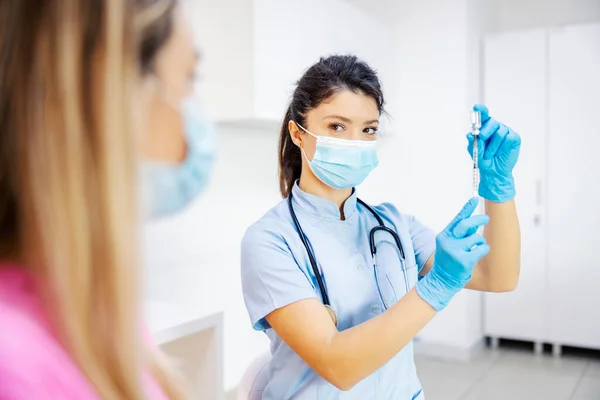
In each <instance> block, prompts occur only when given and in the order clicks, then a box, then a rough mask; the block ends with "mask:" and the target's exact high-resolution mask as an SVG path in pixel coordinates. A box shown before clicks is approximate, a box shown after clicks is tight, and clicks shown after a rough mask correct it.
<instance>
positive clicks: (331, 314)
mask: <svg viewBox="0 0 600 400" xmlns="http://www.w3.org/2000/svg"><path fill="white" fill-rule="evenodd" d="M325 309H326V310H327V312H328V313H329V316H330V317H331V319H332V320H333V324H334V325H335V326H337V325H338V317H337V314H336V313H335V311H334V310H333V307H331V306H330V305H328V304H325Z"/></svg>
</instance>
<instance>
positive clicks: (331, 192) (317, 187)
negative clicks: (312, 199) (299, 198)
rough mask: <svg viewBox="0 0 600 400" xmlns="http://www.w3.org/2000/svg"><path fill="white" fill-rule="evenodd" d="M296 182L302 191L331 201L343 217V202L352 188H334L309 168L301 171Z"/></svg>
mask: <svg viewBox="0 0 600 400" xmlns="http://www.w3.org/2000/svg"><path fill="white" fill-rule="evenodd" d="M298 184H299V186H300V189H302V191H303V192H306V193H308V194H312V195H313V196H317V197H320V198H322V199H325V200H329V201H331V202H333V203H334V204H335V205H336V206H337V207H338V209H339V210H340V219H341V220H344V219H345V215H344V203H345V202H346V200H348V198H349V197H350V196H351V195H352V188H348V189H334V188H332V187H330V186H327V185H326V184H324V183H323V182H321V181H320V180H319V178H317V177H316V176H315V175H314V174H313V173H312V171H310V170H308V171H306V170H304V171H302V175H301V176H300V182H299V183H298Z"/></svg>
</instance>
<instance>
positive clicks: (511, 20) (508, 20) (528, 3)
mask: <svg viewBox="0 0 600 400" xmlns="http://www.w3.org/2000/svg"><path fill="white" fill-rule="evenodd" d="M486 2H487V3H488V7H489V8H488V15H487V23H486V31H487V32H498V31H509V30H516V29H530V28H542V27H544V28H549V27H556V26H562V25H566V24H576V23H583V22H593V21H600V1H598V0H486Z"/></svg>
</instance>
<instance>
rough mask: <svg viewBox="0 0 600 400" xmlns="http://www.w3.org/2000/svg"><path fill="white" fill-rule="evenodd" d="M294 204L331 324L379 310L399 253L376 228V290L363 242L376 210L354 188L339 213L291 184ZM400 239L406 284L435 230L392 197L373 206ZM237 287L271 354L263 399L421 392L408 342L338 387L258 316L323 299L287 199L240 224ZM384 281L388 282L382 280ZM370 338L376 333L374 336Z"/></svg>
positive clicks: (398, 272) (398, 274)
mask: <svg viewBox="0 0 600 400" xmlns="http://www.w3.org/2000/svg"><path fill="white" fill-rule="evenodd" d="M292 193H293V199H292V202H293V206H294V211H295V212H296V215H297V217H298V221H299V222H300V225H301V227H302V229H303V230H304V233H305V235H306V237H307V238H308V241H309V242H310V246H311V247H312V249H313V252H314V255H315V258H316V259H317V263H318V265H319V268H320V269H321V272H322V275H323V280H324V282H325V285H326V288H327V293H328V294H329V297H330V301H331V305H332V306H333V308H334V310H335V311H336V313H337V316H338V320H339V323H338V329H339V330H340V331H341V330H344V329H348V328H351V327H353V326H356V325H358V324H361V323H363V322H365V321H367V320H369V319H370V318H373V317H375V316H377V315H379V314H381V313H382V312H384V311H385V307H384V303H383V302H382V295H383V296H385V301H386V303H387V304H388V306H391V304H393V303H394V302H396V301H398V300H399V299H400V298H401V297H402V296H404V295H405V294H406V286H405V279H404V274H403V273H402V267H401V262H400V259H399V253H398V250H397V248H396V245H395V242H394V240H393V238H392V236H391V235H390V234H389V233H385V232H378V233H377V234H376V235H375V242H376V245H377V263H378V274H379V282H380V285H381V286H383V287H381V290H378V288H377V284H376V279H375V275H374V269H373V261H372V258H371V252H370V249H369V232H370V230H371V229H372V228H373V227H375V226H377V220H376V219H375V217H374V216H373V215H372V214H371V213H370V212H369V211H368V210H367V209H365V208H364V207H362V206H361V205H360V204H357V201H356V191H354V193H353V194H352V196H350V198H349V199H348V200H347V201H346V203H345V204H344V215H345V217H346V219H345V220H344V221H341V220H340V212H339V210H338V208H337V206H336V205H335V204H334V203H332V202H330V201H328V200H325V199H322V198H319V197H316V196H313V195H310V194H308V193H305V192H303V191H302V190H301V189H300V188H299V187H298V185H297V184H296V185H294V187H293V189H292ZM373 208H374V209H375V211H376V212H377V213H378V214H379V215H380V216H381V218H382V219H383V220H384V223H385V225H386V226H387V227H390V228H392V229H394V230H395V231H396V232H397V233H398V235H399V237H400V241H401V242H402V246H403V248H404V254H405V256H406V263H405V264H406V268H407V275H408V280H409V285H410V288H412V287H414V285H415V283H416V282H417V279H418V271H420V270H421V268H423V265H424V264H425V262H426V261H427V259H428V258H429V257H430V256H431V255H432V254H433V252H434V249H435V234H434V232H433V231H431V230H430V229H428V228H426V227H425V226H423V225H422V224H421V223H419V222H418V221H417V220H416V219H414V218H413V217H411V216H407V215H403V214H400V213H399V212H398V210H397V209H396V208H395V207H394V206H393V205H391V204H388V203H384V204H381V205H379V206H377V207H373ZM241 257H242V258H241V269H242V271H241V272H242V288H243V292H244V301H245V303H246V307H247V309H248V313H249V314H250V319H251V322H252V325H253V327H254V329H256V330H259V331H264V332H265V333H266V334H267V336H268V337H269V338H270V340H271V354H272V356H273V358H272V360H271V362H270V364H269V367H268V371H267V372H266V373H267V374H268V377H267V381H268V384H267V387H266V388H265V391H264V394H263V399H273V400H282V399H307V400H308V399H310V400H315V399H318V400H321V399H356V400H365V399H389V400H392V399H393V400H413V399H419V400H421V399H424V396H423V392H422V388H421V384H420V382H419V378H418V377H417V373H416V369H415V364H414V353H413V344H412V342H410V343H409V344H407V345H406V346H405V347H404V349H402V351H400V352H399V353H398V354H397V355H396V356H395V357H394V358H393V359H391V360H390V361H389V362H388V363H387V364H385V365H384V366H383V367H381V368H380V369H379V370H377V371H376V372H374V373H373V374H371V375H370V376H368V377H367V378H365V379H363V380H362V381H361V382H359V383H358V384H357V385H355V386H354V387H353V388H352V389H351V390H350V391H346V392H344V391H341V390H339V389H337V388H336V387H335V386H333V385H331V384H330V383H329V382H327V381H326V380H325V379H323V378H321V377H320V376H319V375H318V374H317V373H316V372H314V371H313V370H312V369H311V368H310V367H309V366H308V365H307V364H306V363H305V362H304V361H303V360H302V359H301V358H300V357H299V356H298V355H297V354H296V353H295V352H294V351H293V350H292V349H291V348H290V347H289V346H288V345H287V344H286V343H285V342H284V341H283V340H282V339H281V338H280V337H279V336H278V335H277V333H276V332H275V331H274V330H273V329H272V328H271V327H270V326H269V324H268V322H267V321H266V320H265V316H267V315H268V314H270V313H271V312H272V311H274V310H276V309H278V308H281V307H285V306H286V305H289V304H291V303H294V302H297V301H300V300H304V299H319V300H320V301H322V298H321V294H320V292H319V287H318V284H317V280H316V278H315V276H314V273H313V271H312V267H311V265H310V261H309V259H308V255H307V252H306V250H305V248H304V245H303V244H302V242H301V240H300V237H299V236H298V232H297V230H296V228H295V226H294V223H293V221H292V218H291V215H290V212H289V209H288V203H287V199H285V200H283V201H282V202H281V203H279V204H278V205H277V206H275V207H274V208H272V209H271V210H270V211H269V212H267V214H265V215H264V216H263V217H262V218H261V219H260V220H258V222H256V223H255V224H254V225H252V226H251V227H250V228H248V230H247V231H246V234H245V236H244V238H243V240H242V256H241ZM385 285H389V286H385ZM373 340H377V338H373Z"/></svg>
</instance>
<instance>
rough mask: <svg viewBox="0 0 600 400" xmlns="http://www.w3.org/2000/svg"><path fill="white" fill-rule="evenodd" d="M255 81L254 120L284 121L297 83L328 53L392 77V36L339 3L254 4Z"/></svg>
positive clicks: (273, 0) (280, 0) (287, 0)
mask: <svg viewBox="0 0 600 400" xmlns="http://www.w3.org/2000/svg"><path fill="white" fill-rule="evenodd" d="M254 16H255V19H256V25H255V30H254V47H255V59H254V77H255V84H256V91H255V95H256V96H257V98H256V103H255V104H256V106H255V112H256V115H257V116H258V117H260V118H264V119H280V118H281V116H282V115H283V114H284V112H285V106H286V105H287V103H288V102H289V98H290V95H291V93H292V90H293V88H294V84H295V82H296V81H297V80H298V79H299V78H300V76H301V75H302V73H303V72H304V71H305V70H306V68H308V67H309V66H310V65H312V64H313V63H315V62H316V61H318V60H319V58H320V57H322V56H327V55H330V54H347V53H350V54H356V55H357V56H358V57H359V58H362V59H363V60H365V61H367V62H368V63H369V64H370V65H371V66H372V67H373V68H375V69H376V70H378V71H379V74H380V78H381V79H382V81H383V82H384V84H388V83H389V84H390V85H392V83H391V79H392V77H393V74H394V69H393V62H394V58H393V56H392V54H390V52H389V51H387V49H389V48H390V47H391V40H390V39H391V31H388V30H387V27H386V26H383V25H382V24H381V23H380V22H379V21H378V20H376V19H375V18H373V17H371V16H369V15H368V14H366V13H364V12H362V11H360V10H359V9H357V8H355V7H353V6H351V5H348V4H347V3H346V2H343V1H341V0H303V1H296V0H255V8H254Z"/></svg>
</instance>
